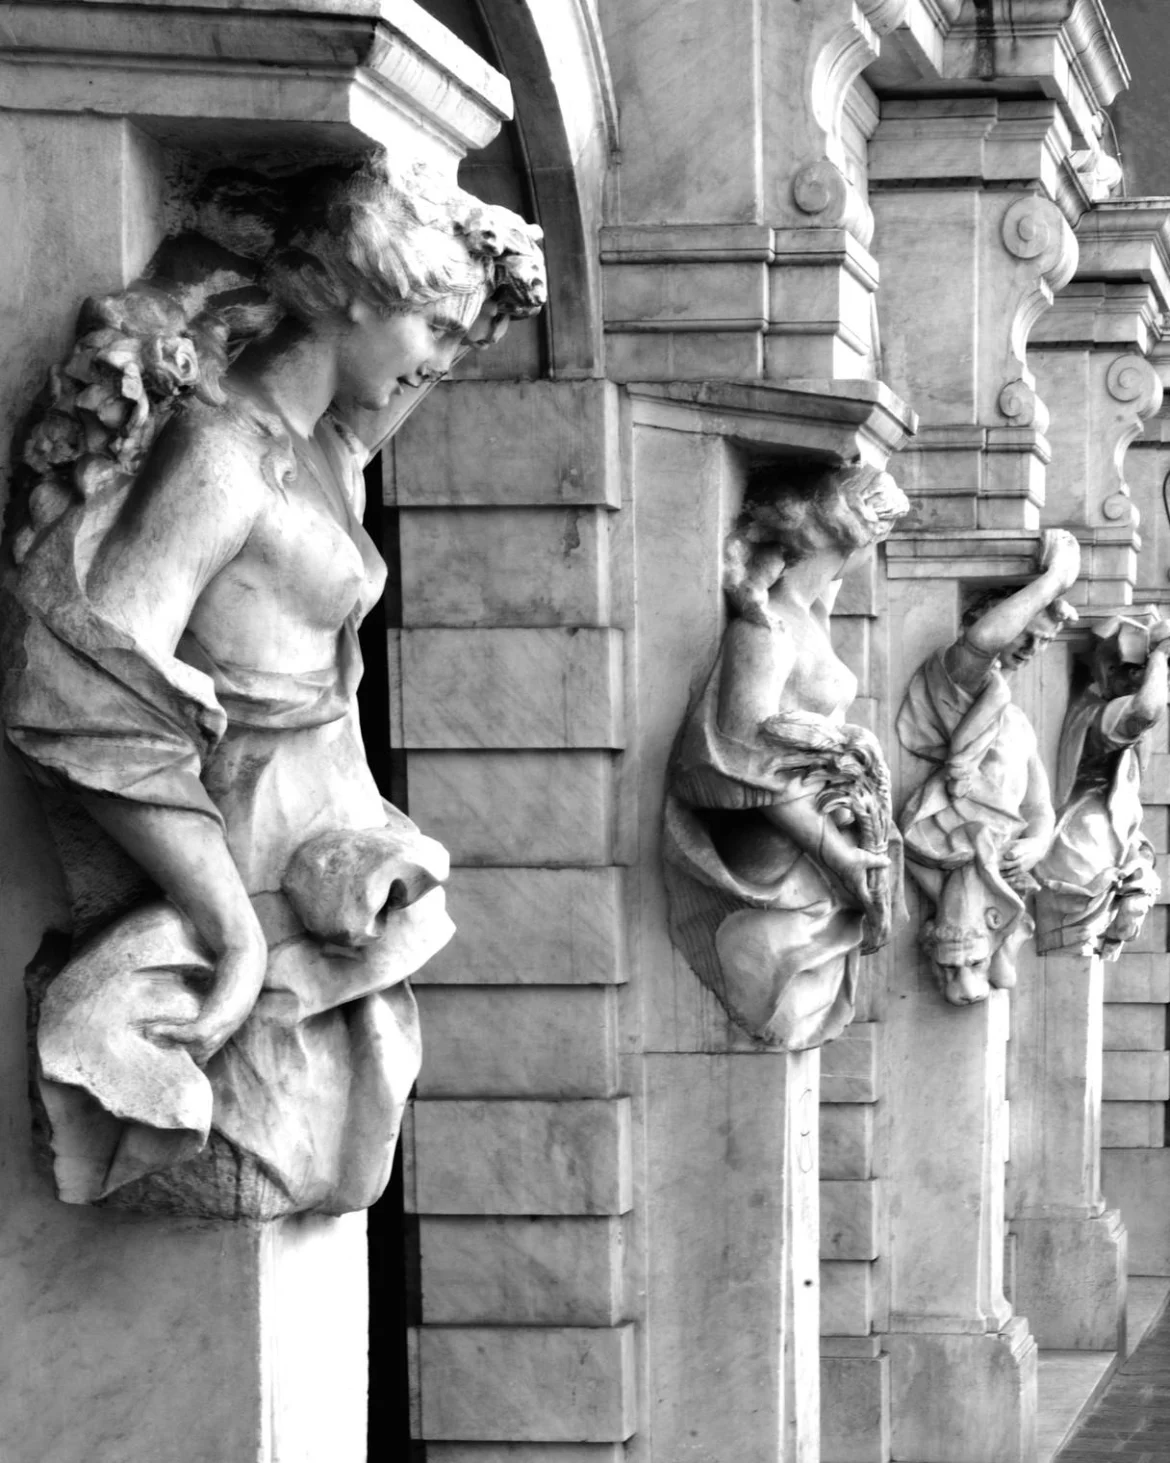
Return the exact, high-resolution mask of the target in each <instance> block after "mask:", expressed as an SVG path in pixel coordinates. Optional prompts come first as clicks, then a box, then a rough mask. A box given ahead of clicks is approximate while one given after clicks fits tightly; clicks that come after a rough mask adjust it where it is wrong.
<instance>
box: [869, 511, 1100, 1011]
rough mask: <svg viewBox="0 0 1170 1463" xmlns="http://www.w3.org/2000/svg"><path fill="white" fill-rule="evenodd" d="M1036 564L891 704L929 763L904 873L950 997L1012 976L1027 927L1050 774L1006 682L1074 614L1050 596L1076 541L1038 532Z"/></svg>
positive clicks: (1072, 575)
mask: <svg viewBox="0 0 1170 1463" xmlns="http://www.w3.org/2000/svg"><path fill="white" fill-rule="evenodd" d="M1041 563H1042V572H1041V573H1040V575H1039V576H1038V577H1037V578H1036V579H1034V580H1033V581H1032V582H1031V583H1030V584H1027V585H1025V586H1024V587H1023V588H1022V589H1016V590H1009V591H1007V592H1006V593H1005V592H1003V591H993V592H991V593H990V594H987V595H984V596H982V597H981V598H980V599H979V600H977V601H976V602H975V603H974V604H973V605H972V606H971V607H970V608H969V609H968V610H967V612H966V613H965V614H964V616H963V621H962V624H963V633H962V635H961V636H960V638H959V639H958V640H956V641H955V643H954V644H953V645H950V646H948V647H947V648H946V649H945V650H940V651H938V652H936V653H935V654H934V655H932V656H931V657H930V659H929V660H927V661H926V663H925V664H924V665H923V666H921V667H920V668H919V669H918V670H917V671H916V672H915V673H914V676H913V678H912V679H911V682H910V686H909V688H908V690H907V692H906V699H905V700H904V701H903V703H902V708H901V710H900V711H899V713H898V723H897V726H898V737H899V740H900V741H901V743H902V745H903V746H904V747H905V748H906V749H907V751H910V752H913V753H914V754H915V755H916V756H918V757H922V758H924V759H925V760H926V761H927V762H930V763H932V764H933V765H934V770H933V771H932V772H930V773H929V775H928V776H927V778H926V781H925V782H924V783H923V784H922V786H921V787H919V788H918V789H917V791H915V792H914V793H913V794H911V796H910V798H909V799H908V800H907V802H906V806H905V807H904V808H903V810H902V815H901V818H900V819H899V823H900V826H901V829H902V836H903V839H904V841H905V849H906V862H907V868H908V869H909V872H910V874H911V875H912V877H913V879H914V881H915V883H916V884H918V886H919V887H920V888H921V890H922V892H923V894H924V895H925V896H926V899H927V900H928V901H929V903H930V905H931V906H933V912H932V914H931V916H930V917H929V918H928V919H927V920H926V921H925V923H924V924H923V927H922V933H921V942H922V946H923V949H924V950H925V952H926V954H927V957H928V959H929V960H930V963H931V967H932V969H933V971H934V974H935V978H936V980H937V981H938V983H939V987H940V989H941V991H942V993H943V995H944V996H945V997H946V999H947V1000H948V1001H949V1002H950V1003H951V1004H952V1005H956V1006H965V1005H970V1004H972V1003H973V1002H975V1001H983V1000H986V999H987V997H988V995H990V993H991V990H992V988H993V987H1008V986H1012V985H1014V984H1015V981H1016V970H1015V957H1016V953H1017V951H1018V950H1019V948H1020V945H1021V944H1022V943H1023V941H1024V940H1025V939H1027V937H1028V936H1029V935H1030V934H1031V933H1032V929H1033V924H1032V919H1031V916H1030V915H1029V914H1028V912H1027V909H1026V907H1025V898H1026V896H1027V895H1028V894H1029V893H1031V892H1033V891H1034V890H1035V889H1036V887H1037V885H1036V880H1035V879H1034V878H1033V876H1032V870H1033V869H1034V868H1035V867H1036V865H1037V864H1038V863H1039V862H1040V860H1041V859H1042V858H1043V857H1044V855H1045V854H1046V853H1047V851H1048V846H1049V843H1050V842H1051V840H1052V830H1053V825H1054V822H1055V817H1054V814H1053V811H1052V799H1051V797H1050V795H1049V791H1048V776H1047V774H1046V773H1045V771H1044V766H1043V764H1042V763H1041V761H1040V754H1039V751H1038V749H1037V746H1036V734H1035V732H1034V731H1033V730H1032V726H1031V723H1030V722H1029V721H1028V718H1027V717H1026V716H1025V715H1024V713H1023V712H1022V711H1021V710H1020V708H1019V707H1018V706H1015V705H1013V704H1012V693H1011V686H1010V684H1009V682H1008V677H1009V676H1010V675H1012V674H1013V672H1015V671H1016V670H1018V669H1019V668H1020V667H1021V666H1023V665H1026V664H1027V663H1028V662H1029V661H1030V660H1032V658H1033V657H1034V656H1035V655H1036V654H1038V653H1039V652H1040V651H1042V650H1043V649H1044V648H1045V647H1046V646H1047V645H1048V644H1049V643H1050V642H1051V641H1052V640H1054V639H1055V638H1056V636H1057V635H1058V634H1059V632H1060V628H1061V626H1062V625H1063V624H1065V623H1066V622H1068V621H1069V620H1075V619H1076V611H1075V610H1074V609H1073V608H1072V606H1071V605H1069V604H1066V603H1065V601H1064V600H1062V599H1061V598H1060V596H1061V595H1062V594H1063V592H1064V591H1065V590H1066V589H1068V588H1069V587H1070V586H1071V585H1072V584H1073V582H1074V581H1075V580H1076V577H1077V574H1078V573H1079V572H1080V548H1079V546H1078V545H1077V542H1076V540H1075V539H1074V538H1073V536H1072V535H1071V534H1069V533H1065V532H1064V531H1063V530H1054V531H1052V532H1049V533H1047V534H1045V536H1044V543H1043V546H1042V550H1041Z"/></svg>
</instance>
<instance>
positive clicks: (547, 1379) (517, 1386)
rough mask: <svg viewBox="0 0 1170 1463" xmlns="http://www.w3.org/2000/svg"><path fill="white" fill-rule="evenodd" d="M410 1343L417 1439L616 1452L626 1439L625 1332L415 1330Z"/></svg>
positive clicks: (629, 1354) (629, 1401) (628, 1335)
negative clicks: (601, 1446)
mask: <svg viewBox="0 0 1170 1463" xmlns="http://www.w3.org/2000/svg"><path fill="white" fill-rule="evenodd" d="M413 1336H414V1343H415V1345H416V1347H417V1377H418V1391H419V1414H420V1418H419V1420H420V1423H421V1427H420V1429H419V1431H420V1433H421V1436H422V1437H423V1438H424V1439H428V1440H429V1439H431V1438H436V1439H444V1440H447V1441H450V1442H459V1441H463V1440H467V1441H477V1440H478V1441H484V1442H491V1441H500V1442H513V1441H514V1442H550V1443H551V1442H564V1443H586V1442H621V1441H622V1440H624V1439H625V1438H628V1437H629V1436H630V1435H631V1434H632V1433H633V1431H634V1427H635V1415H634V1328H633V1326H619V1327H614V1328H612V1329H611V1328H605V1329H602V1328H593V1327H588V1328H587V1327H583V1326H572V1327H569V1326H566V1327H550V1326H536V1327H528V1326H498V1327H497V1326H474V1327H472V1326H423V1327H420V1328H418V1329H417V1330H416V1331H415V1332H414V1333H413ZM429 1451H430V1450H429V1449H428V1452H429Z"/></svg>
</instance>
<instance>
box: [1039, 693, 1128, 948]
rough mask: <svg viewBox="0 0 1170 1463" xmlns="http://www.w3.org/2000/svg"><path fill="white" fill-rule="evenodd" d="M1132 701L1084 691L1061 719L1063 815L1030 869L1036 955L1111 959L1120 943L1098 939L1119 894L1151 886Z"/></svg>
mask: <svg viewBox="0 0 1170 1463" xmlns="http://www.w3.org/2000/svg"><path fill="white" fill-rule="evenodd" d="M1130 700H1131V698H1130V697H1128V696H1122V697H1117V698H1114V699H1113V700H1106V699H1105V698H1104V697H1103V696H1102V695H1101V694H1100V692H1099V691H1098V690H1097V689H1096V687H1093V686H1090V687H1088V688H1087V689H1086V690H1085V691H1084V693H1083V694H1082V695H1081V696H1080V697H1079V698H1078V699H1077V701H1076V702H1075V703H1074V704H1073V705H1072V706H1071V707H1070V708H1069V712H1068V715H1067V717H1066V718H1065V723H1064V727H1063V729H1062V731H1061V738H1060V752H1059V756H1058V761H1057V774H1056V804H1057V806H1058V807H1059V808H1060V809H1061V812H1060V815H1059V817H1058V819H1057V824H1056V833H1055V835H1054V837H1053V840H1052V847H1051V848H1050V850H1049V852H1048V854H1047V855H1046V856H1045V858H1044V861H1043V862H1042V863H1041V864H1040V866H1039V868H1038V869H1037V870H1036V878H1037V880H1038V881H1039V883H1040V886H1041V893H1040V895H1039V896H1038V897H1037V901H1036V915H1037V924H1038V931H1037V940H1036V943H1037V946H1038V948H1039V949H1040V950H1041V951H1045V952H1047V951H1052V950H1073V951H1076V952H1077V953H1092V954H1105V955H1107V956H1111V957H1113V958H1116V957H1117V955H1118V954H1119V953H1120V950H1121V946H1120V944H1119V943H1116V942H1110V941H1103V936H1104V935H1105V933H1106V931H1107V930H1108V928H1109V925H1110V923H1111V922H1112V919H1113V916H1114V914H1115V913H1116V901H1117V898H1118V896H1119V893H1120V892H1121V891H1122V890H1128V889H1131V888H1133V887H1135V886H1140V887H1142V888H1146V887H1148V886H1151V885H1152V884H1154V883H1155V881H1156V875H1155V873H1154V850H1153V845H1152V844H1151V843H1150V842H1149V840H1148V839H1147V838H1146V837H1145V836H1144V835H1143V833H1142V803H1141V791H1140V784H1141V753H1140V742H1139V740H1138V739H1137V738H1135V737H1133V736H1128V737H1127V736H1126V735H1125V734H1124V733H1123V730H1122V728H1123V727H1124V725H1125V719H1126V715H1127V713H1128V709H1129V702H1130ZM1139 735H1140V734H1139Z"/></svg>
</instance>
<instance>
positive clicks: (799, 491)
mask: <svg viewBox="0 0 1170 1463" xmlns="http://www.w3.org/2000/svg"><path fill="white" fill-rule="evenodd" d="M908 507H909V504H908V503H907V501H906V499H905V497H904V496H903V495H902V493H901V492H900V491H899V489H898V488H897V487H896V486H895V485H894V482H893V480H892V479H891V478H890V477H889V475H888V474H887V473H885V472H883V471H882V470H881V469H880V468H874V467H861V466H857V465H850V466H845V467H826V466H823V465H820V464H818V465H816V466H812V467H810V466H792V465H790V464H784V463H767V464H765V465H763V466H761V467H758V468H757V469H756V470H755V471H754V472H753V473H752V475H751V477H750V478H749V479H748V485H747V490H746V492H745V494H744V503H743V508H742V510H741V511H740V514H739V517H738V519H737V520H736V523H735V527H734V528H733V529H732V531H731V533H730V534H729V535H728V538H727V542H726V545H725V549H724V575H723V587H724V590H725V592H726V594H727V596H728V598H729V599H730V601H731V603H732V605H733V606H734V608H735V609H736V610H737V611H738V613H739V614H741V615H742V616H744V617H745V618H746V619H752V620H761V619H766V618H767V599H768V590H769V589H770V588H771V586H772V585H773V584H775V582H776V580H777V579H778V578H779V577H780V575H781V574H782V573H783V572H784V570H785V568H786V567H787V566H788V565H789V564H798V563H800V562H801V561H802V560H803V559H808V558H810V557H811V556H812V555H813V554H815V553H819V552H823V551H824V550H825V548H826V546H828V547H831V548H833V549H835V550H837V551H839V552H841V553H843V554H849V553H852V552H853V550H855V549H860V548H864V547H865V546H866V545H867V544H871V543H874V542H875V541H877V540H879V539H882V538H885V537H886V535H887V534H888V533H889V532H890V530H891V528H892V527H893V525H894V523H895V522H896V521H897V519H898V518H899V517H901V515H902V514H903V513H905V512H906V510H907V508H908ZM826 540H827V545H826Z"/></svg>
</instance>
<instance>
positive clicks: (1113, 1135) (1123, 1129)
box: [1101, 1102, 1166, 1148]
mask: <svg viewBox="0 0 1170 1463" xmlns="http://www.w3.org/2000/svg"><path fill="white" fill-rule="evenodd" d="M1165 1141H1166V1104H1165V1103H1164V1102H1103V1103H1102V1104H1101V1147H1102V1148H1161V1147H1162V1146H1163V1144H1164V1143H1165Z"/></svg>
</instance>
